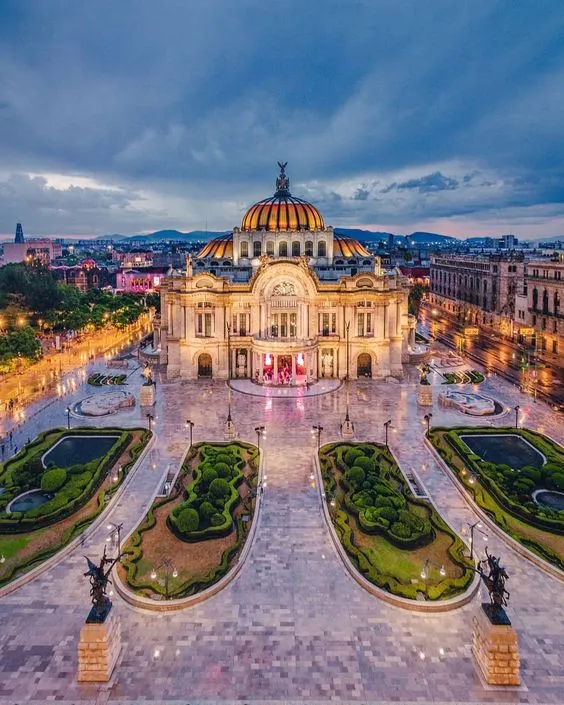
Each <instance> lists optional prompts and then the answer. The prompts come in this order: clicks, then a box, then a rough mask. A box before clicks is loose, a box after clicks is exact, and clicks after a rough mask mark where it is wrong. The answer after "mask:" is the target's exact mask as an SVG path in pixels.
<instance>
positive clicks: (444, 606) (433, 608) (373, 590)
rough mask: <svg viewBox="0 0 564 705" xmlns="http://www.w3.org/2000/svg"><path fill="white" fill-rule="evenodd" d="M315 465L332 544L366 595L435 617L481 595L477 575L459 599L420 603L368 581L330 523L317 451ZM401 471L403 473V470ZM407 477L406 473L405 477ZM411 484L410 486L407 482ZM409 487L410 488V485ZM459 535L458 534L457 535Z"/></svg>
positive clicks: (431, 503) (314, 455) (427, 499)
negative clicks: (478, 594) (435, 614)
mask: <svg viewBox="0 0 564 705" xmlns="http://www.w3.org/2000/svg"><path fill="white" fill-rule="evenodd" d="M337 442H339V441H328V443H326V444H325V445H329V444H330V443H337ZM390 454H391V455H392V457H393V459H394V461H395V462H396V464H397V465H398V467H400V466H399V464H398V463H397V460H396V458H395V456H394V454H393V453H392V452H391V450H390ZM313 466H314V468H315V470H316V473H317V479H318V483H317V489H318V493H319V499H320V501H321V506H322V510H323V516H324V518H325V523H326V524H327V528H328V530H329V535H330V536H331V540H332V541H333V546H334V547H335V549H336V551H337V554H338V555H339V557H340V558H341V560H342V562H343V564H344V566H345V568H346V569H347V571H348V572H349V574H350V575H351V576H352V577H353V578H354V580H356V582H357V583H358V584H359V585H360V586H361V587H362V588H364V589H365V590H366V591H367V592H369V593H370V594H371V595H374V596H375V597H378V598H379V599H381V600H383V601H384V602H388V603H389V604H391V605H394V607H400V608H401V609H404V610H408V611H410V612H421V613H427V614H432V613H438V612H450V611H452V610H455V609H458V608H459V607H463V606H464V605H467V604H468V603H470V602H471V601H472V600H473V599H474V596H475V595H476V593H477V592H478V589H479V587H480V576H479V575H478V574H477V573H475V574H474V577H473V578H472V582H471V583H470V585H469V586H468V588H467V589H466V590H465V591H464V592H463V593H462V594H461V595H459V596H458V597H452V598H450V599H448V600H435V601H424V602H423V601H419V600H409V599H407V598H406V597H399V596H396V595H393V594H392V593H390V592H387V591H386V590H382V588H379V587H377V586H376V585H374V584H373V583H371V582H370V581H369V580H367V579H366V578H365V577H364V576H363V575H361V574H360V573H359V571H358V570H357V568H355V566H354V565H353V563H352V561H351V559H350V558H349V556H348V554H347V552H346V551H345V549H344V547H343V544H342V543H341V541H340V539H339V537H338V536H337V532H336V531H335V527H334V526H333V522H332V521H331V516H330V514H329V509H328V507H327V501H326V497H325V492H324V491H323V489H322V488H323V476H322V474H321V466H320V463H319V453H318V452H314V454H313ZM400 471H401V472H402V474H404V473H403V470H401V468H400ZM404 478H405V474H404ZM408 484H409V483H408ZM409 487H411V486H410V485H409ZM425 500H426V501H428V502H429V504H430V505H431V506H432V507H433V509H435V511H436V512H437V514H439V516H440V517H441V519H442V520H443V521H444V522H445V524H447V525H448V526H449V527H450V528H451V529H452V530H453V531H454V529H453V528H452V527H451V526H450V524H449V523H448V522H447V521H446V519H445V518H444V517H443V516H442V514H441V513H440V512H439V510H438V509H437V507H436V506H435V503H434V502H433V501H432V500H431V499H430V498H429V497H425ZM454 533H455V534H456V535H457V536H458V532H456V531H455V532H454Z"/></svg>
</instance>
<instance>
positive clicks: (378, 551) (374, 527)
mask: <svg viewBox="0 0 564 705" xmlns="http://www.w3.org/2000/svg"><path fill="white" fill-rule="evenodd" d="M319 458H320V464H321V472H322V477H323V483H324V488H325V495H326V498H327V501H328V507H329V513H330V516H331V519H332V521H333V524H334V527H335V530H336V532H337V535H338V536H339V538H340V540H341V543H342V545H343V547H344V549H345V551H346V552H347V554H348V556H349V558H350V559H351V561H352V563H353V564H354V566H355V567H356V568H357V570H358V571H359V572H360V573H361V574H362V575H363V576H364V577H365V578H366V579H367V580H369V581H370V582H371V583H373V584H374V585H376V586H377V587H379V588H382V589H383V590H386V591H387V592H389V593H391V594H393V595H397V596H398V597H403V598H407V599H411V600H444V599H448V598H453V597H456V596H457V595H459V594H461V593H462V592H464V591H465V590H466V589H467V587H468V586H469V584H470V583H471V581H472V578H473V572H472V570H471V569H470V563H469V560H468V559H467V558H466V557H465V556H464V544H463V542H462V540H461V539H460V538H459V537H458V536H457V535H456V534H455V533H454V532H453V531H452V530H451V529H450V527H449V526H448V525H447V524H446V523H445V522H444V521H443V520H442V518H441V517H440V516H439V514H438V513H437V512H436V510H435V509H434V507H433V506H432V505H431V504H430V503H429V502H427V501H425V500H423V499H419V498H417V497H415V496H414V495H413V494H412V492H411V489H410V488H409V485H408V484H407V482H406V480H405V478H404V476H403V474H402V472H401V470H400V469H399V467H398V466H397V464H396V462H395V460H394V458H393V456H392V454H391V453H390V451H389V450H388V449H387V448H385V447H384V446H381V445H378V444H375V443H333V444H329V445H326V446H323V447H322V448H321V450H320V453H319Z"/></svg>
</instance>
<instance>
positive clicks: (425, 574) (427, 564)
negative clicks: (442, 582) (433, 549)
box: [421, 558, 446, 596]
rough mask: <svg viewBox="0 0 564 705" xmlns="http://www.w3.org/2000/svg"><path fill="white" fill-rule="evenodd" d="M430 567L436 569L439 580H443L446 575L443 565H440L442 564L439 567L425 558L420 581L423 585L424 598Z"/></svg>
mask: <svg viewBox="0 0 564 705" xmlns="http://www.w3.org/2000/svg"><path fill="white" fill-rule="evenodd" d="M431 566H434V567H436V568H438V571H439V575H440V576H441V578H444V577H445V575H446V569H445V567H444V565H442V564H441V565H440V566H438V565H435V564H434V563H431V561H430V560H429V558H427V559H426V560H425V563H424V565H423V568H421V579H422V580H423V582H424V584H425V596H427V580H428V579H429V572H430V569H431Z"/></svg>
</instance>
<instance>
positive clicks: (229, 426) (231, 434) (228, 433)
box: [223, 381, 237, 440]
mask: <svg viewBox="0 0 564 705" xmlns="http://www.w3.org/2000/svg"><path fill="white" fill-rule="evenodd" d="M223 435H224V436H225V438H226V440H231V439H233V438H235V436H236V435H237V434H236V432H235V424H234V423H233V419H232V418H231V387H230V386H229V381H228V382H227V420H226V421H225V430H224V433H223Z"/></svg>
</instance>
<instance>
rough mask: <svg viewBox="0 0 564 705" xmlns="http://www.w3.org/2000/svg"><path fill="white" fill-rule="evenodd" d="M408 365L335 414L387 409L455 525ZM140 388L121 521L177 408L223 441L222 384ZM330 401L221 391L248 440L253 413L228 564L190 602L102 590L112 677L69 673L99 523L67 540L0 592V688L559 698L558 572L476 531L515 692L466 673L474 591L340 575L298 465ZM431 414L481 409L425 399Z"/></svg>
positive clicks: (366, 426)
mask: <svg viewBox="0 0 564 705" xmlns="http://www.w3.org/2000/svg"><path fill="white" fill-rule="evenodd" d="M416 376H417V374H416V372H415V371H413V372H412V374H411V378H410V379H408V380H406V381H405V382H404V383H402V384H386V383H366V382H359V383H355V384H353V385H351V404H350V411H351V418H352V419H353V421H354V423H355V426H356V430H357V435H358V437H359V438H362V439H372V440H376V441H382V440H383V423H384V421H386V420H387V419H388V418H392V425H393V427H394V429H395V432H392V433H391V434H390V446H391V448H392V450H393V452H394V453H395V454H396V455H397V457H398V459H399V460H400V463H401V464H402V466H403V467H404V468H405V469H408V468H409V469H413V470H415V471H416V472H418V474H419V475H420V476H421V478H422V480H423V482H424V483H425V485H426V487H427V489H428V491H429V493H430V494H431V496H432V497H433V499H434V501H435V502H436V503H437V505H438V507H439V509H440V511H441V512H442V513H443V515H444V516H445V518H446V519H447V520H448V521H449V522H450V523H451V524H452V525H453V527H454V528H456V529H457V530H458V529H460V527H461V526H462V525H463V524H464V523H466V522H470V521H472V520H473V519H474V516H475V515H474V514H473V512H472V511H471V509H470V508H469V507H468V506H467V505H466V504H465V502H464V500H463V499H462V498H461V497H460V495H459V494H458V492H457V491H456V489H455V487H454V486H453V484H452V483H451V481H450V479H449V478H448V476H446V475H445V473H444V472H443V471H442V470H441V469H440V468H439V467H438V466H437V464H436V462H435V461H434V459H433V456H432V455H431V454H430V453H429V451H428V450H427V448H426V446H425V445H424V443H423V435H422V432H423V429H424V425H423V424H422V419H423V415H424V414H425V413H427V410H426V409H420V408H418V407H417V405H416V403H415V392H416V386H415V385H414V384H413V383H412V381H413V380H414V379H415V378H416ZM435 391H437V390H435ZM481 391H483V392H485V393H489V394H491V395H492V396H495V397H496V398H498V399H500V400H501V401H503V402H505V403H507V404H510V405H514V404H516V403H519V404H521V406H522V407H523V408H524V409H525V415H526V416H527V423H528V424H529V425H531V426H533V427H541V428H543V429H544V431H545V432H547V433H549V434H550V435H552V436H553V437H555V438H556V439H557V440H560V441H561V442H562V441H564V430H563V429H562V428H561V427H562V424H561V422H560V418H559V417H556V416H555V415H554V414H552V413H550V411H549V410H548V408H547V407H546V406H545V405H544V404H542V403H537V404H533V403H531V402H530V400H528V399H527V398H525V397H523V396H522V395H520V393H519V392H518V390H516V389H515V388H514V387H511V386H510V385H508V384H507V383H506V382H504V381H503V380H500V379H498V378H496V377H491V378H489V379H488V380H487V381H486V382H485V383H484V385H482V387H481ZM84 394H85V392H84V390H82V392H79V393H77V395H75V398H80V396H81V395H84ZM157 395H158V404H157V409H156V416H157V417H158V418H157V419H156V429H157V434H158V439H157V443H156V446H155V449H154V451H153V453H152V454H151V455H150V456H148V457H147V458H146V459H145V461H144V462H143V463H142V464H141V466H140V467H139V469H138V470H137V472H136V474H135V476H134V477H133V479H132V481H131V484H130V486H129V487H128V489H127V493H126V494H125V495H124V497H123V499H122V500H121V501H120V503H119V505H116V506H115V507H113V508H111V509H110V515H109V516H108V518H111V519H112V521H123V522H124V525H125V528H126V530H128V531H129V530H131V529H133V528H134V526H135V525H136V524H137V522H138V521H139V519H140V518H141V516H142V515H143V513H144V511H145V510H146V507H147V505H148V501H149V498H150V497H151V495H152V493H153V492H154V490H155V489H156V487H157V486H158V484H159V482H160V479H161V477H162V475H163V473H164V472H165V471H166V468H167V466H168V464H169V463H178V462H180V460H181V458H182V455H183V453H184V452H185V451H186V445H187V438H186V432H185V430H184V420H185V419H186V418H190V419H191V420H192V421H194V422H195V424H196V425H195V427H194V440H195V441H198V440H199V439H201V438H204V437H205V438H207V439H214V438H215V439H222V427H223V423H224V421H225V417H226V411H227V410H226V400H227V395H226V390H225V385H224V384H221V383H214V382H211V383H204V384H199V383H188V382H181V383H175V384H166V383H164V384H159V385H158V387H157ZM68 402H69V398H68V397H67V398H66V399H65V400H64V401H62V402H61V403H57V404H58V405H55V406H56V408H54V407H53V406H52V407H50V409H49V410H48V411H46V412H45V413H44V414H38V415H37V416H36V417H34V420H33V427H32V428H30V430H29V433H30V435H35V433H36V432H37V430H39V429H40V428H46V427H50V426H52V425H53V419H54V418H55V419H56V421H55V422H58V423H60V418H64V407H65V406H66V405H67V404H68ZM59 406H60V407H61V408H59ZM53 414H54V416H53ZM59 415H60V418H59ZM343 416H344V391H343V390H342V389H340V390H338V391H336V392H333V393H331V394H328V395H326V396H318V397H313V396H312V397H308V398H295V399H272V398H257V397H251V396H248V395H242V394H233V418H234V421H235V424H236V427H237V430H238V432H239V434H240V437H241V438H243V439H247V440H250V441H254V440H255V438H256V436H255V434H254V427H255V426H256V425H257V424H264V425H265V426H266V428H267V436H266V438H265V439H264V440H263V442H262V443H263V448H264V450H265V461H266V473H267V477H268V480H267V488H266V491H265V494H264V500H265V501H264V507H263V513H262V516H261V519H260V525H259V532H258V536H257V539H256V541H255V544H254V546H253V548H252V551H251V554H250V557H249V560H248V562H247V564H246V565H245V566H244V567H243V570H242V571H241V573H240V574H239V576H238V577H237V578H236V579H235V580H234V582H233V583H231V584H230V585H229V586H228V587H227V588H226V589H225V590H224V591H222V592H221V593H219V594H218V595H216V596H215V597H213V598H212V599H210V600H208V601H207V602H205V603H202V604H199V605H196V606H194V607H192V608H189V609H187V610H183V611H181V612H178V613H174V614H167V615H161V614H152V613H151V614H148V613H144V612H142V611H140V610H134V609H132V608H130V607H129V606H127V605H125V604H124V603H122V602H121V600H119V599H117V600H116V609H118V610H119V613H120V616H121V620H122V630H123V650H122V656H121V658H120V661H119V662H118V666H117V668H116V671H115V674H114V677H113V679H112V682H111V683H110V684H109V685H108V686H106V685H103V686H95V685H79V684H77V683H76V682H75V672H76V643H77V638H78V633H79V631H80V627H81V624H82V622H83V620H84V617H85V615H86V612H87V602H88V586H87V584H86V582H85V581H84V579H83V578H82V573H83V572H84V558H83V554H84V553H87V554H89V555H92V556H95V555H98V554H99V553H100V552H101V550H102V547H103V544H104V541H105V530H104V529H103V528H101V529H100V530H99V531H97V532H96V533H95V534H93V535H92V536H91V537H89V539H88V540H87V542H86V545H85V546H84V547H83V548H81V549H79V550H76V551H75V552H73V553H72V554H71V555H70V556H69V557H67V558H66V559H65V560H63V561H62V562H61V563H59V564H58V565H57V566H55V567H54V568H52V569H51V570H49V571H47V572H45V573H44V574H42V575H41V576H39V577H38V578H37V579H36V580H34V581H32V582H31V583H29V584H28V585H26V586H24V587H22V588H20V589H19V590H17V591H15V592H14V593H12V594H11V595H9V596H7V597H5V598H4V599H2V600H1V601H0V620H1V624H2V630H0V703H16V702H18V703H20V702H33V701H36V702H45V701H47V700H48V699H56V700H58V701H60V702H74V703H81V704H82V703H91V702H92V703H93V702H99V703H102V702H109V703H116V705H117V704H118V703H120V702H124V703H125V702H127V703H129V704H131V703H133V702H148V701H151V702H167V703H174V702H178V703H180V702H183V703H186V702H190V703H191V704H192V705H197V703H198V702H202V703H203V702H206V703H208V705H209V704H211V703H213V702H221V703H228V702H235V701H237V702H244V701H246V700H248V701H249V702H254V703H258V702H260V703H265V705H266V704H268V703H269V702H272V703H274V702H276V703H281V702H288V703H291V702H300V703H302V704H304V703H308V705H309V703H312V704H314V703H316V702H327V701H328V700H331V701H338V702H341V703H346V702H363V703H371V702H373V703H386V702H401V703H409V702H418V703H419V702H433V703H435V704H436V705H439V704H440V703H441V702H445V703H446V702H448V703H456V702H464V703H471V702H487V703H496V702H504V703H518V702H523V703H524V702H529V703H537V704H540V703H562V702H563V701H564V665H563V664H562V660H561V658H560V656H561V654H562V653H564V627H563V626H562V625H563V624H564V622H563V618H564V600H563V599H562V596H563V593H564V590H563V586H562V584H561V583H559V582H558V581H557V580H555V579H554V578H552V577H550V576H549V575H547V574H545V573H544V572H542V571H540V570H539V569H538V568H536V567H535V566H534V565H533V564H531V563H530V562H529V561H527V560H525V559H523V558H521V557H520V556H518V555H517V554H515V553H514V552H513V551H512V550H510V549H509V548H508V547H507V546H506V545H505V544H504V543H503V542H502V541H501V540H499V539H497V537H494V536H492V537H491V538H490V542H489V545H490V546H491V547H492V548H493V550H494V551H495V552H496V553H497V552H500V553H501V555H502V557H503V561H504V563H505V564H506V566H507V569H508V572H509V574H510V582H509V589H510V590H511V602H510V613H511V617H512V619H513V622H514V624H515V626H516V628H517V630H518V633H519V637H520V646H521V654H522V662H523V680H524V683H525V686H526V689H525V690H520V691H516V690H511V691H501V692H500V691H499V690H497V689H496V690H491V689H486V688H484V687H483V685H482V683H481V681H480V678H479V677H478V675H477V673H476V670H475V668H474V664H473V661H472V657H471V651H470V644H471V627H470V619H471V614H472V611H473V609H475V607H476V603H477V600H475V601H474V602H475V603H474V604H473V605H469V606H466V607H464V608H462V609H460V610H457V611H456V612H451V613H446V614H439V615H424V614H418V613H411V612H407V611H405V610H401V609H399V608H396V607H393V606H391V605H388V604H387V603H384V602H383V601H381V600H379V599H377V598H375V597H373V596H371V595H369V594H368V593H366V592H365V591H364V590H363V589H362V588H360V586H359V585H358V584H357V583H356V582H355V581H354V580H353V579H352V578H351V577H350V576H349V575H348V573H347V572H346V571H345V569H344V567H343V565H342V563H341V562H340V559H339V558H338V556H337V555H336V552H335V550H334V547H333V546H332V544H331V542H330V539H329V535H328V532H327V530H326V527H325V525H324V522H323V518H322V514H321V511H320V506H319V497H318V494H317V489H316V488H315V487H312V486H311V481H310V479H309V476H310V473H311V471H312V453H313V451H314V449H315V442H314V439H313V438H312V436H311V433H310V430H311V426H312V424H314V423H315V424H317V423H321V425H322V426H323V427H324V431H323V438H322V440H331V439H335V440H336V439H338V431H339V424H340V423H341V421H342V419H343ZM508 418H510V417H508ZM124 419H125V417H124ZM114 421H115V420H114V419H111V420H110V421H109V422H106V423H113V422H114ZM144 422H145V421H144V418H143V416H142V415H141V411H140V410H139V409H136V411H135V412H134V413H133V414H132V415H130V416H128V417H127V423H128V424H129V425H134V424H138V423H144ZM503 422H504V420H503V419H499V420H496V421H494V422H493V424H494V425H500V424H502V423H503ZM98 423H100V422H98ZM433 423H436V424H441V423H445V424H453V423H482V421H479V420H476V421H474V420H472V419H470V420H469V419H467V418H466V417H463V416H462V415H461V414H459V413H458V412H456V411H453V410H445V409H441V408H440V407H438V405H435V408H434V409H433ZM505 423H511V421H505ZM153 465H156V468H155V469H153ZM423 466H424V467H423Z"/></svg>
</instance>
